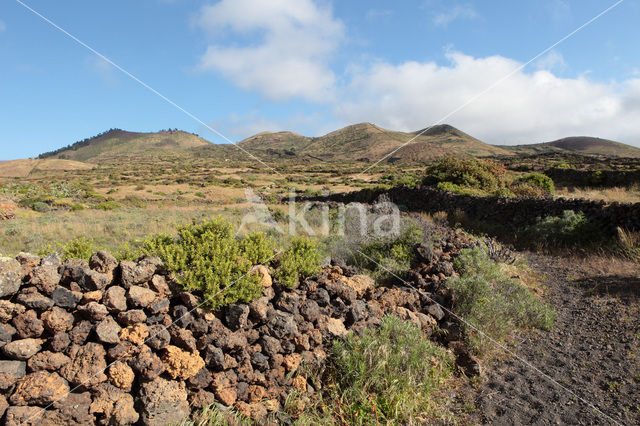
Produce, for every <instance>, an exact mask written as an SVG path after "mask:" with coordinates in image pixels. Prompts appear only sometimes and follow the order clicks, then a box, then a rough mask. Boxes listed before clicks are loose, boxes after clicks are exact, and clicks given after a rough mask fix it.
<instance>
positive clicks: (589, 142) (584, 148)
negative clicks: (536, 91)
mask: <svg viewBox="0 0 640 426" xmlns="http://www.w3.org/2000/svg"><path fill="white" fill-rule="evenodd" d="M504 148H506V149H508V150H511V151H513V152H515V153H517V154H542V153H545V154H546V153H553V152H559V153H572V154H582V155H599V156H605V157H632V158H640V148H636V147H633V146H631V145H626V144H623V143H620V142H615V141H611V140H608V139H601V138H593V137H589V136H572V137H568V138H562V139H558V140H555V141H552V142H544V143H538V144H531V145H515V146H510V147H506V146H505V147H504Z"/></svg>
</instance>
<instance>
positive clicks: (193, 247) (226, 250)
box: [122, 218, 321, 309]
mask: <svg viewBox="0 0 640 426" xmlns="http://www.w3.org/2000/svg"><path fill="white" fill-rule="evenodd" d="M277 254H278V249H277V247H276V243H275V241H273V240H272V239H271V238H268V237H267V236H266V235H265V234H263V233H254V234H248V235H246V236H236V235H235V228H234V226H233V225H232V224H230V223H229V222H227V221H226V220H224V219H222V218H217V219H214V220H210V221H205V222H200V223H198V222H195V221H194V222H193V223H191V224H187V225H181V226H178V228H177V236H175V237H173V236H171V235H168V234H159V235H156V236H153V237H151V238H148V239H146V240H144V241H143V242H142V243H141V244H140V245H139V247H138V248H137V249H131V248H129V249H128V250H127V251H126V252H124V254H123V255H122V256H123V257H129V258H135V257H138V256H140V255H156V256H159V257H160V258H161V259H162V260H163V261H164V262H165V267H166V268H167V269H168V270H169V271H171V272H173V273H174V274H175V275H176V277H177V280H178V282H179V283H180V284H181V285H182V286H183V287H184V288H185V289H188V290H198V291H201V292H202V293H203V295H204V297H205V300H206V302H207V305H208V307H209V308H211V309H217V308H220V307H222V306H226V305H228V304H231V303H236V302H247V303H248V302H251V301H253V300H255V299H256V298H258V297H259V296H260V294H261V291H262V287H261V286H260V283H259V277H258V276H257V275H256V274H252V273H251V268H252V267H253V266H255V265H258V264H266V265H269V264H273V265H274V268H275V277H276V278H277V279H278V280H281V281H280V282H281V284H282V285H284V286H286V287H288V288H293V287H295V286H296V285H297V283H298V280H299V279H300V278H301V277H306V276H309V275H313V274H315V273H316V272H317V271H318V267H319V264H320V259H321V254H320V252H319V250H318V246H317V244H316V243H314V242H313V241H311V240H309V239H306V238H298V239H294V240H293V241H292V242H291V245H290V247H288V248H287V249H285V250H284V252H283V253H282V255H281V256H280V257H279V259H278V261H277V262H275V261H274V259H276V256H277Z"/></svg>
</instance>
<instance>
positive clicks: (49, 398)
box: [9, 371, 69, 406]
mask: <svg viewBox="0 0 640 426" xmlns="http://www.w3.org/2000/svg"><path fill="white" fill-rule="evenodd" d="M68 392H69V385H68V384H67V381H66V380H64V379H63V378H62V377H60V376H59V375H58V374H57V373H50V372H48V371H36V372H35V373H31V374H28V375H26V376H25V377H23V378H22V379H20V380H19V381H18V383H17V385H16V389H15V390H14V391H13V394H12V395H11V398H9V401H10V402H11V404H13V405H41V406H46V405H49V404H51V403H53V402H54V401H56V400H58V399H60V398H62V397H64V396H65V395H66V394H67V393H68Z"/></svg>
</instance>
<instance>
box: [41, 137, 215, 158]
mask: <svg viewBox="0 0 640 426" xmlns="http://www.w3.org/2000/svg"><path fill="white" fill-rule="evenodd" d="M207 145H211V143H210V142H208V141H207V140H205V139H203V138H201V137H200V136H197V135H194V134H192V133H187V132H183V131H180V130H163V131H160V132H153V133H138V132H127V131H125V130H120V129H111V130H109V131H107V132H104V133H101V134H99V135H97V136H94V137H92V138H87V139H84V140H82V141H79V142H76V143H74V144H73V145H69V146H66V147H64V148H61V149H58V150H56V151H52V152H47V153H44V154H41V155H40V156H39V157H38V158H40V159H45V158H61V159H68V160H76V161H88V162H99V161H103V160H105V159H110V158H116V157H123V156H127V157H129V156H154V155H159V154H165V153H172V154H175V153H181V152H185V151H190V150H192V149H194V148H198V147H203V146H207Z"/></svg>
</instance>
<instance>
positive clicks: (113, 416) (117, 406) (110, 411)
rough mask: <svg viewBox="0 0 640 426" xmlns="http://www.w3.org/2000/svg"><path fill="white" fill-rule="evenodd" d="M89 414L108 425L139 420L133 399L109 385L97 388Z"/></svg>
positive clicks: (105, 384) (131, 422) (124, 423)
mask: <svg viewBox="0 0 640 426" xmlns="http://www.w3.org/2000/svg"><path fill="white" fill-rule="evenodd" d="M89 412H90V413H92V414H100V415H102V416H104V420H105V424H110V425H130V424H133V423H136V422H137V421H138V419H139V418H140V416H139V414H138V412H137V411H136V410H135V408H134V401H133V397H132V396H131V395H130V394H128V393H126V392H123V391H122V390H120V389H118V388H117V387H115V386H113V385H111V384H109V383H102V384H100V385H98V386H97V388H96V394H95V396H94V398H93V402H92V403H91V407H90V409H89ZM165 424H169V422H167V423H165Z"/></svg>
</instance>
